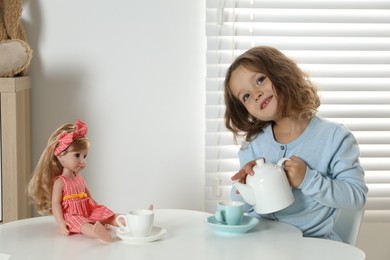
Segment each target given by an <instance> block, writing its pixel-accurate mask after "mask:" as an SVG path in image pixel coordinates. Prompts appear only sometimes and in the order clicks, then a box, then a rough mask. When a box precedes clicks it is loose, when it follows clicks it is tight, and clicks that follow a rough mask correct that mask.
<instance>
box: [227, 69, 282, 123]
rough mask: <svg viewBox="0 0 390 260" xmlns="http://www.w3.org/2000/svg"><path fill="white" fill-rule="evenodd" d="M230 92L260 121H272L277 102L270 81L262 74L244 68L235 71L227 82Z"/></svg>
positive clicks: (275, 112)
mask: <svg viewBox="0 0 390 260" xmlns="http://www.w3.org/2000/svg"><path fill="white" fill-rule="evenodd" d="M229 87H230V91H231V92H232V94H233V96H235V97H236V98H237V99H238V100H239V101H240V102H241V103H242V104H243V105H244V106H245V108H246V109H247V110H248V112H249V114H251V115H252V116H253V117H255V118H257V119H259V120H262V121H274V120H275V119H276V117H277V107H278V102H277V100H276V94H275V92H274V88H273V87H272V82H271V80H270V79H269V78H268V77H266V76H265V75H264V74H262V73H259V72H254V71H251V70H248V69H247V68H245V67H244V66H239V67H237V69H235V70H234V71H233V72H232V74H231V77H230V81H229Z"/></svg>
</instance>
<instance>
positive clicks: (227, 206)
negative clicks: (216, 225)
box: [214, 201, 244, 225]
mask: <svg viewBox="0 0 390 260" xmlns="http://www.w3.org/2000/svg"><path fill="white" fill-rule="evenodd" d="M214 216H215V219H216V220H217V221H218V222H220V223H223V224H226V225H240V224H241V221H242V218H243V216H244V203H243V202H240V201H222V202H219V203H218V206H217V210H216V211H215V214H214Z"/></svg>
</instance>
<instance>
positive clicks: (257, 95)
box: [255, 91, 264, 101]
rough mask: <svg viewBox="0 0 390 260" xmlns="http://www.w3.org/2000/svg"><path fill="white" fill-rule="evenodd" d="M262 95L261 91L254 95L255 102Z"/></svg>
mask: <svg viewBox="0 0 390 260" xmlns="http://www.w3.org/2000/svg"><path fill="white" fill-rule="evenodd" d="M263 94H264V93H263V92H262V91H259V92H258V93H256V95H255V99H256V101H257V100H259V99H260V97H261V96H262V95H263Z"/></svg>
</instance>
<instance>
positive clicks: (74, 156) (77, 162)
mask: <svg viewBox="0 0 390 260" xmlns="http://www.w3.org/2000/svg"><path fill="white" fill-rule="evenodd" d="M87 154H88V149H84V150H81V151H78V152H68V153H67V154H65V155H59V156H57V158H58V161H59V162H60V163H61V165H62V167H64V169H65V170H67V171H70V172H71V173H73V174H78V173H79V172H81V171H82V170H83V169H84V168H85V166H86V162H85V158H86V157H87Z"/></svg>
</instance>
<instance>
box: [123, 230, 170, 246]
mask: <svg viewBox="0 0 390 260" xmlns="http://www.w3.org/2000/svg"><path fill="white" fill-rule="evenodd" d="M166 233H167V230H166V229H165V228H160V227H156V226H153V227H152V231H151V232H150V235H149V236H147V237H135V236H133V234H131V233H130V232H128V233H122V232H120V231H119V228H118V229H117V230H116V234H117V236H118V237H119V238H120V239H122V240H123V241H126V242H129V243H133V244H142V243H149V242H153V241H156V240H158V239H160V238H162V237H163V236H164V235H165V234H166Z"/></svg>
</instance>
